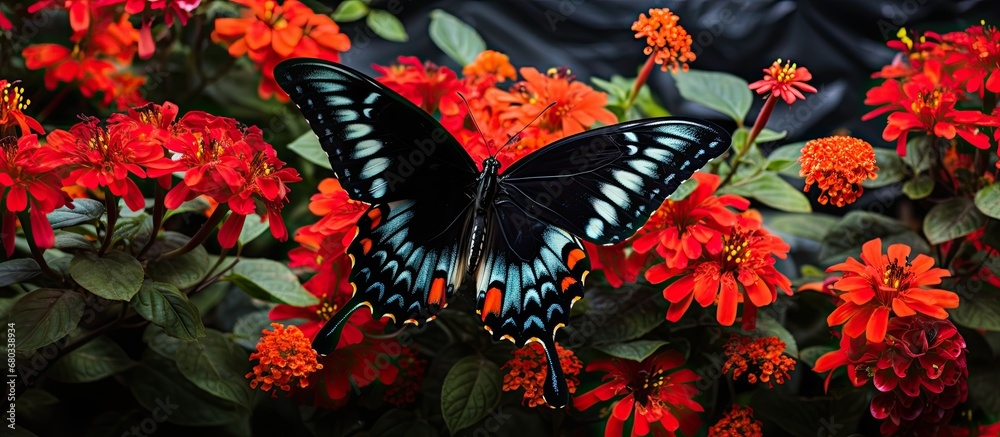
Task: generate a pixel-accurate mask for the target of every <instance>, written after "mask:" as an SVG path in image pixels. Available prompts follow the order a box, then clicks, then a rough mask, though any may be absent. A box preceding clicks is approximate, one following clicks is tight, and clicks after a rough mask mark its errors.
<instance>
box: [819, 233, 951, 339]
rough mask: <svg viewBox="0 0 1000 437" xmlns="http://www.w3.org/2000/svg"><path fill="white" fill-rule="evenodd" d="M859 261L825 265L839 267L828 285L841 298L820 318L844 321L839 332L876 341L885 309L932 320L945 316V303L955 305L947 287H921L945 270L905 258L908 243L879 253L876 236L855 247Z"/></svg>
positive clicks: (924, 260) (833, 322)
mask: <svg viewBox="0 0 1000 437" xmlns="http://www.w3.org/2000/svg"><path fill="white" fill-rule="evenodd" d="M861 261H862V262H858V261H857V260H855V259H854V258H848V259H847V261H846V262H844V263H841V264H837V265H834V266H831V267H830V268H828V269H826V270H827V272H833V271H840V272H844V277H843V278H842V279H841V280H839V281H837V283H836V284H834V288H835V289H837V290H839V291H841V292H843V294H841V295H840V298H841V299H843V302H842V303H841V304H840V306H839V307H837V309H836V310H834V311H833V313H831V314H830V316H829V317H827V319H826V321H827V323H829V324H830V326H836V325H840V324H843V323H845V322H846V324H845V325H844V334H845V335H847V336H848V337H858V336H860V335H861V334H862V333H866V337H867V338H868V340H869V341H871V342H874V343H879V342H881V341H882V339H884V338H885V333H886V329H887V326H888V324H889V314H890V312H892V313H894V314H896V315H897V316H911V315H913V314H916V313H922V314H926V315H928V316H931V317H935V318H938V319H945V318H947V317H948V312H947V311H945V308H956V307H958V295H957V294H955V293H952V292H950V291H947V290H941V289H936V288H924V287H925V286H929V285H935V284H940V283H941V278H943V277H945V276H949V275H950V273H949V272H948V271H947V270H945V269H941V268H932V267H934V259H933V258H931V257H929V256H927V255H924V254H919V255H917V256H916V258H914V259H913V260H912V261H911V260H910V247H909V246H907V245H905V244H893V245H891V246H889V251H888V254H887V255H883V254H882V240H881V239H879V238H876V239H874V240H871V241H869V242H867V243H865V244H864V246H862V248H861Z"/></svg>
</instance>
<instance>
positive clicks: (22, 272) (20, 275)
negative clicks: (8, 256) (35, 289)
mask: <svg viewBox="0 0 1000 437" xmlns="http://www.w3.org/2000/svg"><path fill="white" fill-rule="evenodd" d="M41 272H42V268H41V267H39V266H38V262H37V261H35V260H33V259H30V258H19V259H12V260H7V261H4V262H2V263H0V287H6V286H8V285H12V284H17V283H19V282H24V281H27V280H29V279H31V278H34V277H35V276H38V274H39V273H41Z"/></svg>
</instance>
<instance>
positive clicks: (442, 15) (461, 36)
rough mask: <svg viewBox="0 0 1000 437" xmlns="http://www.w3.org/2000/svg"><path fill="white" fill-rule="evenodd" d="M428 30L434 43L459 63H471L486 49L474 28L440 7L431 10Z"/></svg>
mask: <svg viewBox="0 0 1000 437" xmlns="http://www.w3.org/2000/svg"><path fill="white" fill-rule="evenodd" d="M428 32H429V33H430V35H431V41H434V45H436V46H438V48H439V49H441V51H443V52H444V53H445V54H446V55H448V57H449V58H451V59H454V60H455V62H458V64H459V65H463V66H464V65H468V64H471V63H472V61H474V60H476V56H479V54H480V53H482V52H483V51H484V50H486V43H485V42H484V41H483V38H482V37H480V36H479V34H478V33H476V29H473V28H472V26H469V25H468V24H465V23H463V22H462V20H459V19H458V18H456V17H455V16H454V15H451V14H449V13H447V12H445V11H442V10H441V9H435V10H433V11H431V24H430V28H429V29H428Z"/></svg>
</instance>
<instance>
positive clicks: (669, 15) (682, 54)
mask: <svg viewBox="0 0 1000 437" xmlns="http://www.w3.org/2000/svg"><path fill="white" fill-rule="evenodd" d="M678 21H680V17H678V16H677V15H674V13H673V12H670V9H667V8H651V9H650V10H649V17H646V14H641V13H640V14H639V19H638V20H636V21H635V22H634V23H632V30H634V31H635V37H636V38H646V48H645V49H644V50H643V52H644V53H645V54H647V55H652V56H653V62H655V63H656V64H658V65H660V66H661V67H660V68H661V69H663V71H667V69H670V70H671V71H673V72H674V73H676V72H677V71H680V70H683V71H688V64H687V63H688V62H692V61H694V60H695V58H696V57H697V56H696V55H695V53H694V52H692V51H691V43H692V42H693V40H692V38H691V35H689V34H688V33H687V30H685V29H684V27H683V26H681V25H679V24H677V22H678Z"/></svg>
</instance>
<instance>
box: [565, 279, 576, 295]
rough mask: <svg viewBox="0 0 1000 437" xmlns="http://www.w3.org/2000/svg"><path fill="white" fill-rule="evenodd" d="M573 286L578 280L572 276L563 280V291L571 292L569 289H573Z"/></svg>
mask: <svg viewBox="0 0 1000 437" xmlns="http://www.w3.org/2000/svg"><path fill="white" fill-rule="evenodd" d="M573 284H576V279H574V278H573V277H572V276H567V277H565V278H563V280H562V291H563V292H566V290H569V287H571V286H572V285H573Z"/></svg>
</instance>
